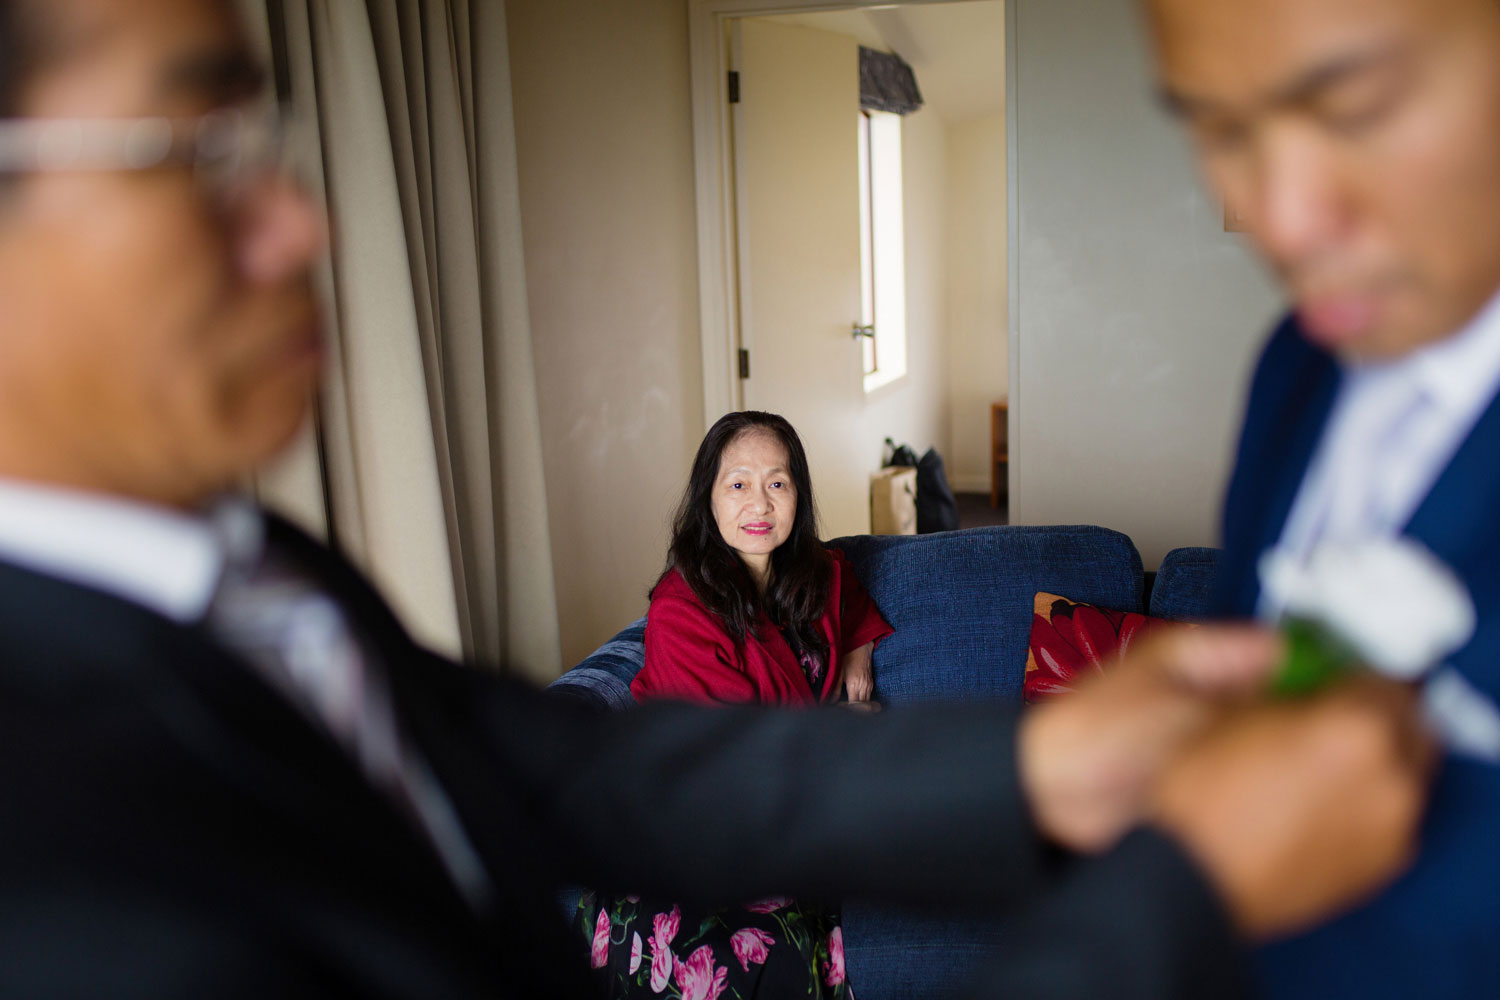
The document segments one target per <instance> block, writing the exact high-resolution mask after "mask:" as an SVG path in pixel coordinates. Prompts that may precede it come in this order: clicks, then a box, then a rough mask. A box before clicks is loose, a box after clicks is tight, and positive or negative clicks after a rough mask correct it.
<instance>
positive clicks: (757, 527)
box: [740, 521, 771, 535]
mask: <svg viewBox="0 0 1500 1000" xmlns="http://www.w3.org/2000/svg"><path fill="white" fill-rule="evenodd" d="M740 530H741V531H743V532H745V534H747V535H769V534H770V533H771V524H770V522H768V521H754V522H752V523H750V524H746V525H742V526H741V528H740Z"/></svg>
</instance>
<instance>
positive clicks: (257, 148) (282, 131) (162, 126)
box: [0, 109, 286, 197]
mask: <svg viewBox="0 0 1500 1000" xmlns="http://www.w3.org/2000/svg"><path fill="white" fill-rule="evenodd" d="M285 135H286V122H285V116H284V115H283V114H281V113H280V112H279V111H270V112H248V111H244V110H238V109H233V110H227V111H215V112H213V113H212V114H208V115H203V116H202V117H199V118H188V119H181V118H10V119H0V174H15V173H56V172H62V171H116V170H154V169H157V168H160V167H173V166H179V167H191V168H192V170H193V173H194V175H195V177H197V178H198V179H199V181H200V183H202V184H203V185H204V187H205V188H207V189H208V190H210V191H211V192H212V193H214V194H216V195H218V196H221V197H229V196H232V195H233V193H234V192H236V191H239V190H242V189H243V188H244V186H245V184H246V183H247V182H248V181H250V180H252V179H255V178H257V177H260V176H262V175H264V174H266V173H268V172H273V171H276V170H278V169H279V168H280V167H281V166H282V165H283V162H284V150H285V145H286V144H285Z"/></svg>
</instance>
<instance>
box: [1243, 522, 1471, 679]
mask: <svg viewBox="0 0 1500 1000" xmlns="http://www.w3.org/2000/svg"><path fill="white" fill-rule="evenodd" d="M1259 569H1260V578H1261V589H1262V590H1263V591H1264V593H1265V595H1266V598H1267V603H1266V607H1267V608H1268V609H1271V615H1270V617H1272V618H1273V620H1274V621H1275V623H1276V624H1278V625H1279V626H1280V628H1281V630H1282V632H1283V633H1284V634H1285V636H1286V639H1287V654H1286V660H1285V662H1284V663H1283V664H1282V666H1281V669H1280V670H1279V671H1278V672H1277V674H1276V676H1275V678H1274V680H1273V683H1272V687H1273V690H1274V691H1275V692H1276V693H1278V694H1287V695H1292V694H1302V693H1306V692H1311V691H1315V690H1317V689H1318V688H1320V687H1322V686H1323V685H1324V684H1326V683H1328V681H1330V680H1331V679H1333V678H1334V677H1336V676H1337V675H1339V674H1340V673H1342V672H1344V671H1346V670H1350V669H1355V668H1358V667H1361V666H1365V667H1369V668H1370V669H1373V670H1375V671H1377V672H1379V673H1381V674H1384V675H1385V676H1387V677H1390V678H1392V679H1394V680H1402V681H1416V680H1418V679H1419V678H1421V677H1422V676H1423V675H1424V674H1426V673H1427V672H1428V671H1430V670H1431V669H1432V668H1433V667H1435V666H1437V665H1438V664H1439V663H1441V662H1442V661H1443V660H1444V659H1445V658H1446V657H1448V656H1449V655H1451V654H1452V653H1454V652H1455V651H1457V650H1458V649H1459V648H1461V647H1462V646H1463V645H1464V644H1465V643H1467V642H1468V641H1469V638H1470V637H1471V636H1472V635H1473V634H1474V626H1475V612H1474V602H1473V599H1472V598H1471V597H1470V596H1469V592H1468V590H1467V589H1466V588H1465V587H1464V585H1463V583H1462V582H1461V581H1460V580H1459V579H1458V577H1457V576H1456V575H1455V574H1454V573H1453V571H1452V570H1450V569H1449V568H1448V567H1447V566H1445V565H1444V564H1443V563H1442V562H1441V561H1440V560H1439V559H1438V558H1437V557H1436V556H1434V555H1433V554H1432V553H1431V552H1430V551H1428V550H1427V549H1426V548H1425V547H1423V546H1422V545H1420V544H1418V543H1417V542H1414V541H1412V540H1411V539H1409V538H1394V539H1379V540H1370V541H1365V542H1360V543H1357V544H1347V545H1332V544H1330V545H1322V546H1319V547H1318V548H1316V549H1314V550H1313V552H1312V554H1311V555H1310V556H1309V557H1308V559H1307V560H1306V561H1305V562H1302V561H1298V560H1296V559H1293V558H1292V557H1290V556H1289V555H1287V554H1286V553H1284V552H1281V551H1279V550H1275V549H1273V550H1272V551H1270V552H1267V553H1266V554H1265V556H1264V557H1262V559H1261V562H1260V567H1259Z"/></svg>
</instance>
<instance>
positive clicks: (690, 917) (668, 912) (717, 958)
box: [574, 892, 854, 1000]
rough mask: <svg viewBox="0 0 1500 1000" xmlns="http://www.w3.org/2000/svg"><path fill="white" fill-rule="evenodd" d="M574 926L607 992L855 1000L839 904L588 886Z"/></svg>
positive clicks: (710, 999) (693, 999)
mask: <svg viewBox="0 0 1500 1000" xmlns="http://www.w3.org/2000/svg"><path fill="white" fill-rule="evenodd" d="M574 926H575V927H576V929H577V931H578V932H579V933H581V934H582V935H583V937H584V940H585V941H586V942H587V943H588V945H589V963H590V965H592V966H593V968H594V969H595V974H596V975H597V976H599V977H600V978H601V982H604V983H605V990H604V994H603V995H604V996H606V997H614V998H618V997H671V998H681V1000H719V998H721V997H723V998H727V1000H750V998H751V997H759V998H762V1000H778V998H792V997H796V998H802V997H807V998H812V1000H854V992H853V991H852V990H851V989H849V984H848V982H847V980H846V977H845V974H844V938H843V931H841V930H840V929H839V918H838V912H837V911H836V910H831V909H827V908H824V907H817V906H805V905H802V904H800V903H797V902H795V901H793V900H789V899H766V900H762V901H760V902H758V903H750V904H749V905H747V906H736V907H716V908H701V909H693V908H688V909H683V908H681V907H679V906H677V905H675V904H670V903H668V904H656V903H652V902H651V901H649V900H643V899H641V898H640V897H638V896H621V897H616V898H611V897H608V896H596V894H595V893H592V892H586V893H584V894H583V898H582V899H581V900H579V902H578V913H577V916H576V919H575V925H574Z"/></svg>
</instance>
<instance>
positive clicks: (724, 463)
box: [713, 430, 797, 573]
mask: <svg viewBox="0 0 1500 1000" xmlns="http://www.w3.org/2000/svg"><path fill="white" fill-rule="evenodd" d="M789 464H790V463H789V461H788V459H787V453H786V448H785V447H783V446H782V444H781V441H780V440H779V439H777V437H776V435H774V434H772V433H770V432H769V431H761V430H750V431H746V432H744V433H743V434H741V435H739V436H738V437H736V438H735V439H734V440H732V441H730V442H729V444H728V445H727V446H726V447H725V448H724V453H723V454H722V455H720V456H719V475H718V477H717V478H716V479H715V480H714V491H713V504H714V522H715V523H716V524H718V526H719V534H720V535H721V536H722V537H723V539H724V541H725V542H727V543H728V544H729V547H730V548H732V549H734V550H735V551H736V552H738V553H739V554H740V558H741V559H743V560H745V563H746V565H748V566H749V567H750V568H751V569H752V570H754V571H755V572H756V573H763V572H764V571H765V567H766V566H767V565H769V561H770V557H771V553H772V552H773V551H775V549H776V548H777V546H779V545H781V543H782V542H784V541H786V540H787V537H788V536H789V535H791V533H792V521H793V520H794V519H795V517H796V515H797V487H796V486H795V485H793V483H792V477H791V472H790V470H789V468H788V466H789Z"/></svg>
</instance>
